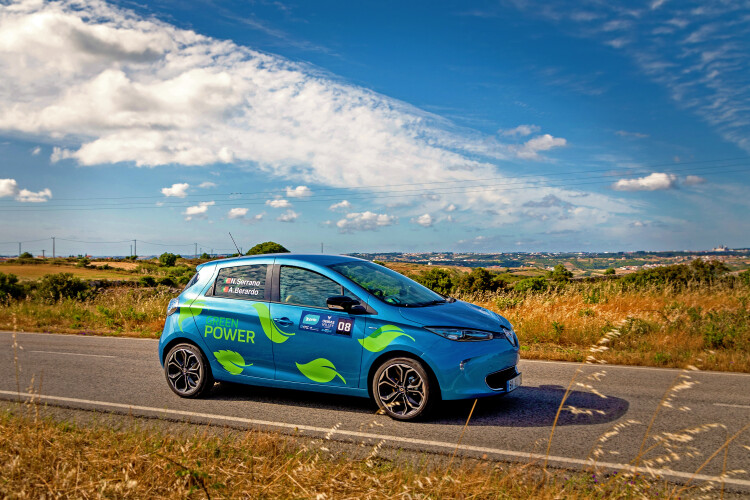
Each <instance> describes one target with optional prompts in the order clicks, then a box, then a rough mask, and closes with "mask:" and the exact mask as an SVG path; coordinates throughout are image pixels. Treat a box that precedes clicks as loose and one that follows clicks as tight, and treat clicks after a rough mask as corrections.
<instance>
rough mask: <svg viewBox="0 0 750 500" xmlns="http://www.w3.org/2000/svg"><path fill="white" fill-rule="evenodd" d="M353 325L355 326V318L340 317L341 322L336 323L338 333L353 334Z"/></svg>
mask: <svg viewBox="0 0 750 500" xmlns="http://www.w3.org/2000/svg"><path fill="white" fill-rule="evenodd" d="M352 326H354V320H353V319H351V318H339V322H338V324H337V325H336V333H338V334H339V335H351V334H352Z"/></svg>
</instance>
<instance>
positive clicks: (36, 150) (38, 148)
mask: <svg viewBox="0 0 750 500" xmlns="http://www.w3.org/2000/svg"><path fill="white" fill-rule="evenodd" d="M41 152H42V148H40V147H39V146H37V147H35V148H34V149H32V150H31V155H32V156H36V155H38V154H39V153H41Z"/></svg>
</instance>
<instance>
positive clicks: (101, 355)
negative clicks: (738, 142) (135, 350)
mask: <svg viewBox="0 0 750 500" xmlns="http://www.w3.org/2000/svg"><path fill="white" fill-rule="evenodd" d="M27 352H41V353H44V354H65V355H67V356H91V357H94V358H116V357H117V356H108V355H105V354H83V353H80V352H62V351H27Z"/></svg>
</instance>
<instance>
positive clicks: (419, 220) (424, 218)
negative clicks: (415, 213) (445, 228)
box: [411, 214, 435, 227]
mask: <svg viewBox="0 0 750 500" xmlns="http://www.w3.org/2000/svg"><path fill="white" fill-rule="evenodd" d="M411 221H412V222H413V223H414V224H418V225H420V226H422V227H432V224H433V222H435V221H434V219H433V218H432V215H430V214H423V215H420V216H419V217H415V218H414V219H412V220H411Z"/></svg>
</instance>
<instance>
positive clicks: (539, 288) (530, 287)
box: [513, 276, 549, 293]
mask: <svg viewBox="0 0 750 500" xmlns="http://www.w3.org/2000/svg"><path fill="white" fill-rule="evenodd" d="M548 288H549V283H547V280H546V279H544V278H542V277H541V276H535V277H533V278H526V279H522V280H521V281H519V282H517V283H516V284H515V285H514V286H513V290H515V291H516V292H519V293H529V292H544V291H545V290H547V289H548Z"/></svg>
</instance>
